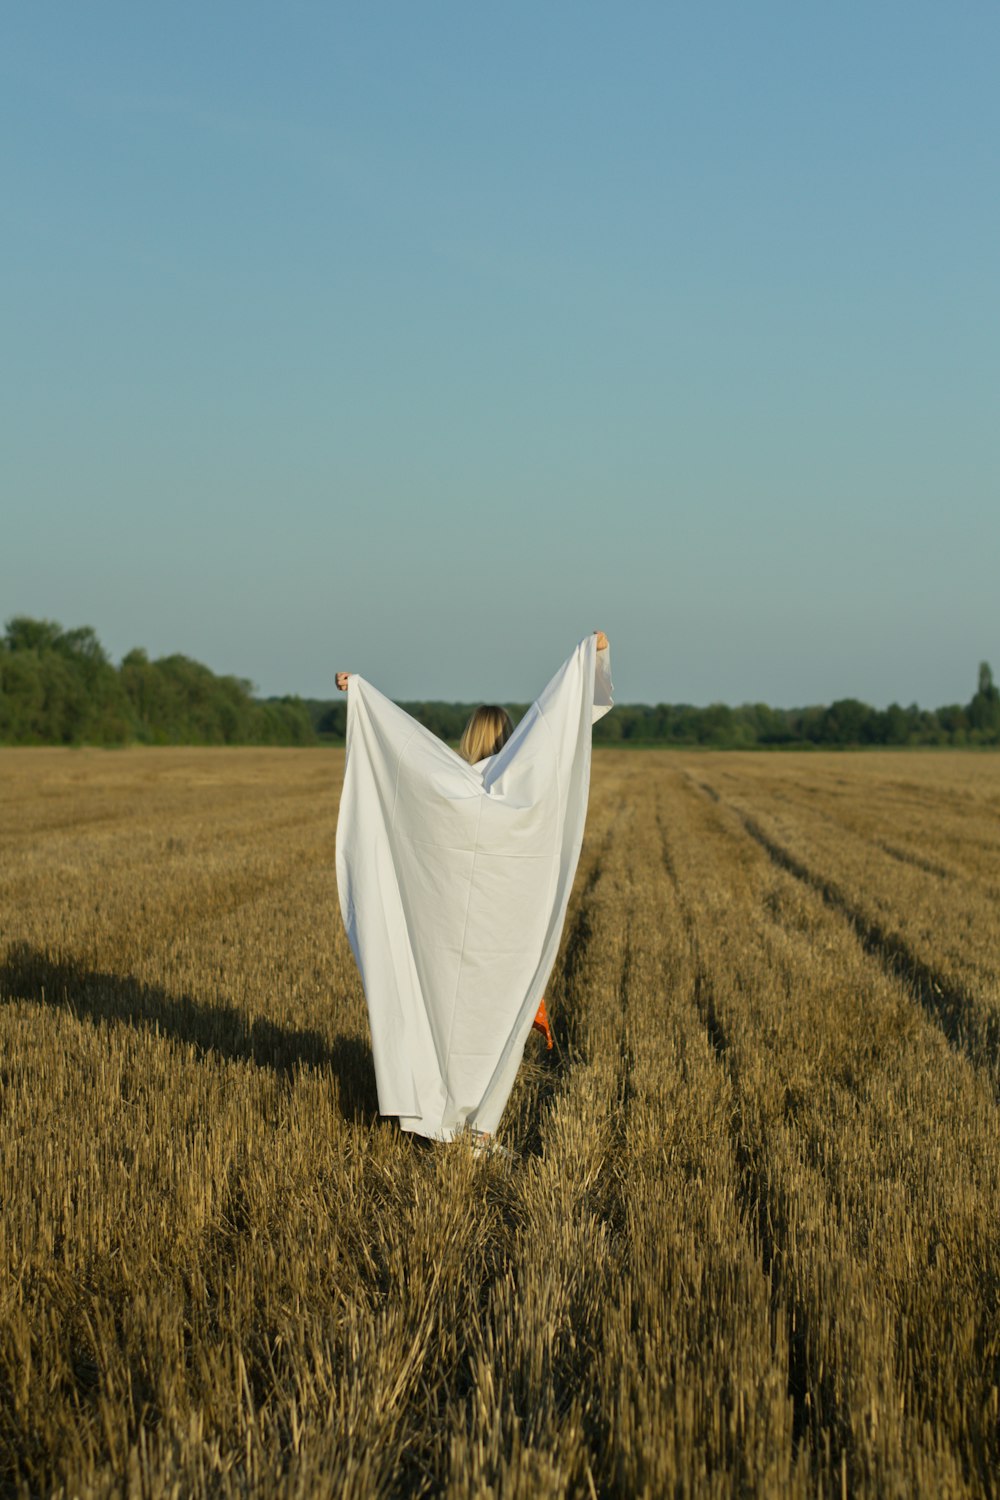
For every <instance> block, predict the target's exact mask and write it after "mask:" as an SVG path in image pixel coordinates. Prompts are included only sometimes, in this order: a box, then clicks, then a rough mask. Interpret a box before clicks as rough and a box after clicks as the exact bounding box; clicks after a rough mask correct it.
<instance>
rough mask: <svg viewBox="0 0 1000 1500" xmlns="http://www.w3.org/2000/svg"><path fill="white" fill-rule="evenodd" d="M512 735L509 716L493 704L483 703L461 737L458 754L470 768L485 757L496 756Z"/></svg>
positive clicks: (504, 710) (505, 711)
mask: <svg viewBox="0 0 1000 1500" xmlns="http://www.w3.org/2000/svg"><path fill="white" fill-rule="evenodd" d="M513 733H514V726H513V724H512V723H511V722H510V715H509V714H508V713H507V710H506V709H504V708H500V707H498V705H497V704H495V703H484V704H483V705H482V707H481V708H477V709H476V711H475V713H474V714H473V715H472V718H471V719H470V720H469V722H468V724H466V726H465V733H464V734H463V735H462V740H461V743H460V745H459V747H458V753H459V755H460V756H461V757H462V759H463V760H467V761H468V762H469V765H470V766H474V765H475V763H476V761H477V760H484V759H485V757H486V756H487V755H496V753H497V751H498V750H500V749H502V748H503V746H504V745H506V743H507V741H508V740H509V739H510V737H511V735H512V734H513Z"/></svg>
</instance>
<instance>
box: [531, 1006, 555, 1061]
mask: <svg viewBox="0 0 1000 1500" xmlns="http://www.w3.org/2000/svg"><path fill="white" fill-rule="evenodd" d="M531 1025H532V1029H533V1030H534V1031H540V1032H541V1033H542V1035H543V1036H544V1038H545V1048H546V1051H548V1052H551V1051H552V1028H551V1027H550V1026H549V1017H548V1013H547V1011H546V1009H545V997H544V996H543V997H542V1003H541V1005H540V1006H539V1007H538V1010H537V1011H536V1013H535V1019H534V1020H533V1021H532V1023H531Z"/></svg>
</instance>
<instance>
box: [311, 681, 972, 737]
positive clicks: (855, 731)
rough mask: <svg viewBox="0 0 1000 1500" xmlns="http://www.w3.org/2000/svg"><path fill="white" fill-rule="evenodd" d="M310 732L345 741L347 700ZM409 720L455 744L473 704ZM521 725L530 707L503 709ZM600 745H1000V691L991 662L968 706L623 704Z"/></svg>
mask: <svg viewBox="0 0 1000 1500" xmlns="http://www.w3.org/2000/svg"><path fill="white" fill-rule="evenodd" d="M305 703H306V707H307V708H308V710H309V714H310V717H311V719H312V722H313V727H314V728H315V730H316V733H317V736H318V737H319V738H320V739H321V740H334V741H337V740H342V739H343V738H344V730H345V725H346V709H345V704H344V701H343V699H342V698H341V699H339V700H329V699H315V698H307V699H306V700H305ZM400 706H401V707H402V708H405V709H406V711H407V713H410V714H412V715H413V717H414V718H415V719H419V720H420V722H421V723H422V724H426V726H427V727H428V729H431V730H433V732H434V733H435V734H437V735H440V736H441V738H442V739H446V740H451V741H454V742H457V741H458V740H459V739H460V738H461V734H462V730H463V729H464V728H465V725H466V723H467V721H468V718H469V715H470V714H471V713H472V710H473V709H474V708H475V706H476V705H475V704H473V703H438V702H425V703H420V702H415V703H414V702H405V703H402V704H401V705H400ZM504 707H505V708H506V709H507V711H508V713H509V714H510V716H511V718H512V719H513V720H514V722H515V723H516V722H517V720H518V719H519V718H520V717H521V715H522V714H523V713H524V712H525V709H526V708H527V704H524V703H505V704H504ZM594 743H595V744H635V745H679V746H682V745H692V746H693V745H703V746H706V747H709V748H712V749H717V750H752V749H754V748H756V747H761V748H785V749H796V748H798V749H806V748H809V747H813V746H817V747H818V746H825V747H831V748H832V747H836V746H855V745H858V746H860V745H1000V690H998V688H997V686H996V684H995V683H994V681H993V673H992V671H991V670H990V666H989V663H988V662H982V663H981V664H980V667H979V684H978V687H977V689H976V691H975V693H974V694H973V695H972V698H971V701H970V702H968V703H965V704H960V703H955V704H949V705H946V706H945V707H943V708H937V709H925V708H920V707H919V706H918V705H917V704H916V703H911V704H910V705H909V707H908V708H903V707H902V706H901V705H900V704H898V703H890V705H889V707H888V708H872V707H870V705H869V704H867V703H862V702H861V701H860V700H859V699H857V698H840V699H838V700H837V702H836V703H831V704H829V705H827V706H822V705H819V706H815V707H810V708H771V707H769V706H768V704H766V703H744V704H742V705H741V706H740V707H739V708H730V707H729V705H728V704H725V703H712V704H710V705H709V706H708V707H707V708H698V707H695V706H694V705H693V704H690V703H657V704H654V705H651V704H648V703H622V704H616V705H615V709H614V712H613V713H610V714H605V716H604V717H603V718H602V719H599V720H598V721H597V723H596V724H595V725H594Z"/></svg>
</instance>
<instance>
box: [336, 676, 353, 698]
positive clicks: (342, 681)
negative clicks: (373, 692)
mask: <svg viewBox="0 0 1000 1500" xmlns="http://www.w3.org/2000/svg"><path fill="white" fill-rule="evenodd" d="M350 675H351V674H350V672H338V673H337V676H336V683H337V687H338V688H339V689H340V691H341V692H342V693H343V692H345V691H346V689H347V679H348V677H350Z"/></svg>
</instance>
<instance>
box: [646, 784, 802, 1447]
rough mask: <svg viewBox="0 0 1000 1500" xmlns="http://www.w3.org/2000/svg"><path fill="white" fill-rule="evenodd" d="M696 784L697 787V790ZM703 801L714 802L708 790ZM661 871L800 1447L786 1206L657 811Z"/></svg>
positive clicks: (795, 1302)
mask: <svg viewBox="0 0 1000 1500" xmlns="http://www.w3.org/2000/svg"><path fill="white" fill-rule="evenodd" d="M700 785H701V784H700V783H699V786H700ZM701 789H702V790H708V792H709V796H710V799H711V800H714V801H719V800H720V799H719V798H718V797H717V796H716V795H714V794H713V793H712V791H711V789H710V788H704V787H702V788H701ZM657 825H658V830H659V835H660V845H661V854H662V860H663V867H664V869H665V871H666V873H667V876H668V878H669V880H670V883H671V886H672V888H673V890H674V892H675V895H676V899H677V908H678V911H679V913H680V917H681V922H682V924H683V927H684V932H685V935H686V937H687V941H688V944H689V947H690V950H691V957H692V961H693V965H694V991H693V995H694V1004H695V1009H696V1011H697V1014H698V1017H699V1019H700V1021H701V1024H702V1026H703V1027H704V1030H705V1035H706V1037H707V1040H708V1043H709V1046H710V1047H711V1049H712V1052H713V1055H714V1057H715V1060H716V1062H717V1064H718V1066H719V1067H720V1068H721V1069H722V1071H723V1073H724V1074H725V1077H726V1079H727V1081H728V1083H729V1086H730V1090H731V1096H732V1109H731V1112H730V1115H729V1142H730V1149H731V1151H732V1154H733V1161H734V1163H735V1166H736V1186H737V1194H738V1198H739V1203H740V1207H741V1210H742V1215H741V1216H742V1218H743V1222H744V1224H745V1225H746V1227H747V1230H748V1231H750V1230H751V1229H752V1231H753V1234H754V1238H755V1243H756V1245H757V1247H758V1249H759V1253H760V1258H761V1270H762V1272H763V1275H764V1276H765V1277H766V1278H767V1281H768V1284H769V1289H770V1290H769V1299H770V1308H771V1318H772V1320H773V1324H774V1327H775V1328H778V1327H783V1328H784V1331H785V1337H786V1341H787V1348H788V1367H787V1386H786V1389H787V1392H788V1397H789V1400H790V1401H791V1403H792V1435H793V1442H794V1443H795V1444H796V1445H798V1444H800V1443H801V1442H802V1441H804V1440H806V1441H807V1440H808V1433H809V1430H810V1424H811V1422H812V1421H813V1420H814V1411H813V1408H812V1406H811V1404H810V1403H811V1399H812V1397H811V1395H810V1381H809V1368H808V1360H807V1332H808V1311H807V1309H806V1307H805V1305H804V1303H803V1302H802V1301H801V1299H798V1298H796V1297H795V1296H794V1295H790V1292H789V1288H788V1287H787V1285H786V1284H785V1280H784V1276H783V1264H784V1259H785V1250H786V1241H787V1235H786V1233H785V1224H786V1220H787V1216H788V1215H787V1205H786V1204H785V1202H784V1200H783V1198H782V1197H781V1195H780V1194H779V1195H778V1197H777V1198H776V1197H775V1194H774V1190H773V1182H772V1176H771V1173H770V1171H769V1170H768V1167H767V1161H766V1158H767V1141H766V1139H765V1138H763V1137H760V1138H758V1139H756V1140H755V1139H754V1131H753V1127H752V1125H751V1124H750V1122H749V1120H748V1117H747V1109H746V1099H745V1093H744V1086H743V1082H742V1079H741V1075H740V1067H739V1061H738V1058H737V1056H736V1051H735V1049H734V1048H733V1047H732V1045H731V1042H730V1038H729V1036H728V1034H727V1032H726V1028H725V1025H724V1023H723V1020H722V1017H721V1016H720V1014H719V1011H718V1007H717V1003H716V994H715V984H714V981H713V978H712V975H711V974H710V973H709V970H708V967H707V965H706V964H705V962H704V960H703V958H702V956H701V951H700V944H699V940H698V929H697V923H696V920H695V917H694V914H693V912H692V911H691V908H690V905H689V903H688V901H687V899H686V897H685V895H684V892H683V888H682V885H681V881H680V877H679V875H678V872H677V868H676V864H675V862H674V858H673V854H672V853H671V849H670V841H669V838H668V835H667V830H666V827H665V825H664V821H663V814H662V811H661V810H659V809H658V810H657Z"/></svg>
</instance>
